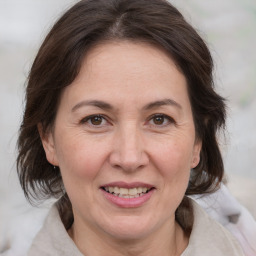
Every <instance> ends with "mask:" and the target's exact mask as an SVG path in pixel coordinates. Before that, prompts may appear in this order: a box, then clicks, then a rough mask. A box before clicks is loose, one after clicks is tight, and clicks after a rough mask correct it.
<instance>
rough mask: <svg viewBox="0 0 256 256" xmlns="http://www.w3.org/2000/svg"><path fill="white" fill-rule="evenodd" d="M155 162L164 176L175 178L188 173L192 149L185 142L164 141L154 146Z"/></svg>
mask: <svg viewBox="0 0 256 256" xmlns="http://www.w3.org/2000/svg"><path fill="white" fill-rule="evenodd" d="M154 151H155V154H154V155H155V162H156V164H157V165H158V169H159V170H161V172H163V175H164V176H165V177H169V178H172V179H173V178H175V177H180V176H182V175H184V173H189V171H190V165H191V157H192V150H189V149H188V146H187V145H186V144H185V143H175V142H174V143H172V142H170V143H165V145H164V146H158V147H154Z"/></svg>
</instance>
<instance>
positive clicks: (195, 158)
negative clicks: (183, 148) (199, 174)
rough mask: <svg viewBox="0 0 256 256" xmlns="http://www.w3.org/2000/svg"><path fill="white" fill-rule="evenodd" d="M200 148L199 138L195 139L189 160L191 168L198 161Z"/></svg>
mask: <svg viewBox="0 0 256 256" xmlns="http://www.w3.org/2000/svg"><path fill="white" fill-rule="evenodd" d="M201 149H202V142H201V140H200V141H199V140H197V141H196V142H195V145H194V150H193V157H192V161H191V168H195V167H196V166H197V165H198V164H199V162H200V152H201Z"/></svg>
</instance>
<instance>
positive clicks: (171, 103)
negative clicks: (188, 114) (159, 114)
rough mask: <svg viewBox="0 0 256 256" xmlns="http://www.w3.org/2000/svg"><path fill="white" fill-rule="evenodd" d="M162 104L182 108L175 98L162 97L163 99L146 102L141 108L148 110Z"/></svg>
mask: <svg viewBox="0 0 256 256" xmlns="http://www.w3.org/2000/svg"><path fill="white" fill-rule="evenodd" d="M162 106H173V107H176V108H178V109H182V106H181V105H180V104H179V103H178V102H176V101H175V100H172V99H163V100H158V101H154V102H150V103H148V104H147V105H146V106H145V107H143V110H150V109H154V108H158V107H162Z"/></svg>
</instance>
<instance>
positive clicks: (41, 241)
mask: <svg viewBox="0 0 256 256" xmlns="http://www.w3.org/2000/svg"><path fill="white" fill-rule="evenodd" d="M191 201H192V206H193V212H194V224H193V228H192V233H191V235H190V239H189V245H188V247H187V248H186V250H185V251H184V252H183V253H182V255H181V256H217V255H218V256H244V254H243V252H242V249H241V248H240V246H239V245H238V243H237V241H236V239H235V238H234V237H233V236H232V235H231V233H230V232H229V231H228V230H226V229H225V228H224V227H222V226H221V225H220V224H218V223H217V222H216V221H215V220H213V219H212V218H211V217H210V216H208V215H207V213H205V212H204V210H203V209H202V208H201V207H200V206H199V205H198V204H197V203H195V202H194V201H193V200H191ZM58 255H61V256H83V254H82V253H81V252H80V251H79V250H78V248H77V247H76V245H75V244H74V242H73V240H72V239H71V238H70V237H69V235H68V233H67V231H66V229H65V227H64V225H63V223H62V222H61V219H60V216H59V213H58V210H57V207H56V206H55V205H54V206H53V207H52V209H51V210H50V212H49V215H48V216H47V218H46V220H45V223H44V225H43V227H42V229H41V230H40V231H39V233H38V234H37V235H36V237H35V239H34V241H33V243H32V246H31V248H30V250H29V252H28V256H58Z"/></svg>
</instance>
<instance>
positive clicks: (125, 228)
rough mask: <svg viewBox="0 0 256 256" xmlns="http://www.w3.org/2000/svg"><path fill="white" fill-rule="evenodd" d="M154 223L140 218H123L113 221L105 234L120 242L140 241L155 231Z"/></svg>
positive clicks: (106, 228)
mask: <svg viewBox="0 0 256 256" xmlns="http://www.w3.org/2000/svg"><path fill="white" fill-rule="evenodd" d="M152 224H153V223H152V222H150V221H147V220H146V219H145V218H144V217H139V216H122V217H117V218H115V219H112V221H111V223H110V225H109V226H108V227H106V226H105V228H104V229H105V232H107V233H108V234H109V235H110V236H112V237H113V238H115V239H118V240H126V241H129V240H139V239H142V238H144V237H146V236H148V235H149V234H150V233H151V232H153V230H154V226H157V225H154V224H153V225H152Z"/></svg>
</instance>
